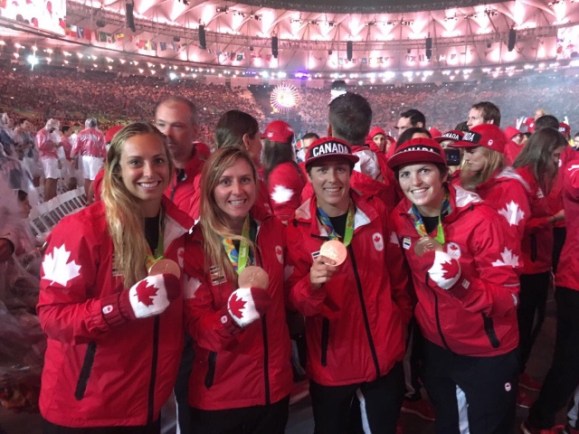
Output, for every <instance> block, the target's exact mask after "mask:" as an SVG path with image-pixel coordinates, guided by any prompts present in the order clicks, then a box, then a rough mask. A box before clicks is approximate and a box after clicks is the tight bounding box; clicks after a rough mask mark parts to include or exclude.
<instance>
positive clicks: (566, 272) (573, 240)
mask: <svg viewBox="0 0 579 434" xmlns="http://www.w3.org/2000/svg"><path fill="white" fill-rule="evenodd" d="M560 173H561V179H562V181H563V207H564V209H565V215H566V216H567V237H566V239H565V244H564V245H563V250H562V252H561V258H560V259H559V266H558V267H557V275H556V277H555V282H556V284H557V286H563V287H565V288H569V289H574V290H575V291H579V273H578V272H577V270H579V256H578V255H577V244H578V243H579V218H577V215H579V158H577V157H576V158H575V159H574V160H571V161H569V162H568V163H567V165H566V166H564V167H563V169H562V170H561V172H560Z"/></svg>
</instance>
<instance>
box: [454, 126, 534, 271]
mask: <svg viewBox="0 0 579 434" xmlns="http://www.w3.org/2000/svg"><path fill="white" fill-rule="evenodd" d="M506 142H507V140H506V137H505V135H504V133H503V132H502V131H501V129H500V128H499V127H497V126H496V125H494V124H480V125H477V126H475V127H472V129H471V130H470V131H469V132H466V133H464V135H463V137H462V139H461V140H458V141H456V142H455V143H454V144H453V145H452V146H454V147H455V148H463V149H464V154H463V158H462V161H463V165H462V169H461V170H460V176H459V177H457V178H456V181H457V182H460V185H461V186H462V187H463V188H465V189H466V190H470V191H474V192H476V193H477V194H478V195H479V196H480V197H481V199H483V200H484V201H485V203H486V204H487V205H489V206H490V207H492V208H494V209H495V210H496V211H497V212H498V213H499V215H501V216H502V217H503V219H502V221H503V222H504V223H505V233H506V235H507V240H508V242H509V243H508V244H507V247H508V249H509V251H510V253H507V251H505V254H507V255H511V258H512V265H513V268H515V270H516V271H519V272H520V270H521V269H522V266H523V263H522V262H523V261H522V258H521V240H522V239H523V234H524V231H525V223H526V222H527V220H528V219H529V217H530V208H529V202H528V200H527V190H528V188H529V186H528V184H527V183H526V182H525V181H524V180H523V179H522V178H521V176H520V175H519V174H517V173H516V172H515V171H514V170H513V169H512V168H511V167H508V166H506V164H505V155H504V151H505V145H506Z"/></svg>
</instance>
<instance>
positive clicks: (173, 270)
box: [149, 259, 181, 278]
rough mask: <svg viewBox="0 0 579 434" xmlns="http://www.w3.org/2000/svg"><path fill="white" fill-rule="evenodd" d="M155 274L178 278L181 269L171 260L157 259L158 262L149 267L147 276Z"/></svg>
mask: <svg viewBox="0 0 579 434" xmlns="http://www.w3.org/2000/svg"><path fill="white" fill-rule="evenodd" d="M156 274H172V275H174V276H175V277H177V278H180V277H181V268H180V267H179V265H178V264H177V263H176V262H175V261H172V260H171V259H159V260H158V261H155V262H153V265H151V266H150V267H149V276H154V275H156Z"/></svg>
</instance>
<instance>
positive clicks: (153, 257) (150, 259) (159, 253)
mask: <svg viewBox="0 0 579 434" xmlns="http://www.w3.org/2000/svg"><path fill="white" fill-rule="evenodd" d="M163 220H164V214H163V208H161V214H160V215H159V237H158V238H157V247H155V252H154V253H153V252H151V248H149V254H148V255H147V258H146V259H145V266H146V267H147V271H149V269H150V268H151V267H152V266H153V264H154V263H155V262H157V261H158V260H159V259H163V251H164V250H165V246H164V244H163V226H164V224H163Z"/></svg>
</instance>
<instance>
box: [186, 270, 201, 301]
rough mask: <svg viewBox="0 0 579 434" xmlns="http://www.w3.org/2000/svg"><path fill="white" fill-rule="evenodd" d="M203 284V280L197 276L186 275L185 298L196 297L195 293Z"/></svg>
mask: <svg viewBox="0 0 579 434" xmlns="http://www.w3.org/2000/svg"><path fill="white" fill-rule="evenodd" d="M200 286H201V281H200V280H199V279H197V278H195V277H189V276H188V275H185V288H184V297H185V299H191V298H195V293H196V292H197V290H198V289H199V287H200Z"/></svg>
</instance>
